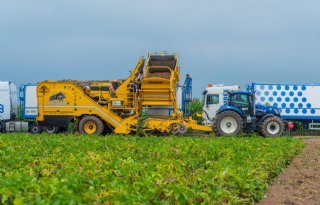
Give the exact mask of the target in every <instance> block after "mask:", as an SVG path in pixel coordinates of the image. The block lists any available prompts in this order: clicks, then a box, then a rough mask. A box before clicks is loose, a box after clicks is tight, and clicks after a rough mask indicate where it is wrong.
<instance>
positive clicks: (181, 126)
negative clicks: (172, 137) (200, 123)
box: [179, 124, 188, 134]
mask: <svg viewBox="0 0 320 205" xmlns="http://www.w3.org/2000/svg"><path fill="white" fill-rule="evenodd" d="M187 131H188V128H187V126H185V125H184V124H180V125H179V133H180V134H186V132H187Z"/></svg>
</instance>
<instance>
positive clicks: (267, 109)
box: [256, 104, 280, 115]
mask: <svg viewBox="0 0 320 205" xmlns="http://www.w3.org/2000/svg"><path fill="white" fill-rule="evenodd" d="M256 112H264V113H270V114H274V115H279V114H280V110H279V108H277V107H275V106H267V105H261V104H257V105H256Z"/></svg>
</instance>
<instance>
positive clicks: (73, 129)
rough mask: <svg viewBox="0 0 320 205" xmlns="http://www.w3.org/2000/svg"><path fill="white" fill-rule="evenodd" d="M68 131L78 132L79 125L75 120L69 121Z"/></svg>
mask: <svg viewBox="0 0 320 205" xmlns="http://www.w3.org/2000/svg"><path fill="white" fill-rule="evenodd" d="M66 131H67V133H75V132H77V125H76V123H73V122H68V126H67V130H66Z"/></svg>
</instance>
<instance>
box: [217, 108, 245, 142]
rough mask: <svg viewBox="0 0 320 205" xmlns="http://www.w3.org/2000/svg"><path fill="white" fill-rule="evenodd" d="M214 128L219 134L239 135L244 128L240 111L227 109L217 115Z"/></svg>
mask: <svg viewBox="0 0 320 205" xmlns="http://www.w3.org/2000/svg"><path fill="white" fill-rule="evenodd" d="M213 129H214V132H215V133H216V135H218V136H234V135H238V134H239V133H240V132H242V130H243V119H242V117H241V116H240V115H239V114H238V113H236V112H234V111H231V110H227V111H224V112H221V113H219V114H217V115H216V117H215V119H214V122H213Z"/></svg>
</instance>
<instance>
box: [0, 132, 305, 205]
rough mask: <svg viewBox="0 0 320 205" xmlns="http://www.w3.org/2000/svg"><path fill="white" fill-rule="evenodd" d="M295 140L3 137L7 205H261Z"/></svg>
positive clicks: (0, 171)
mask: <svg viewBox="0 0 320 205" xmlns="http://www.w3.org/2000/svg"><path fill="white" fill-rule="evenodd" d="M303 146H304V145H303V142H302V140H299V139H292V138H260V137H250V138H248V137H240V138H224V137H221V138H213V137H207V138H192V137H181V138H177V137H166V138H159V137H148V136H147V137H144V138H140V137H132V136H108V137H99V136H94V137H92V136H72V135H68V136H65V135H62V134H61V135H47V134H42V135H28V134H3V135H0V204H16V205H18V204H254V203H256V202H257V201H259V200H260V199H261V198H262V197H263V195H264V193H265V191H266V189H267V187H268V183H270V181H271V180H273V179H274V178H275V177H276V176H277V175H278V174H279V173H280V172H281V171H282V170H283V169H284V168H285V167H286V166H287V165H288V164H289V163H290V161H291V160H292V159H293V157H294V156H295V155H296V154H298V153H299V152H300V151H301V150H302V148H303Z"/></svg>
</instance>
